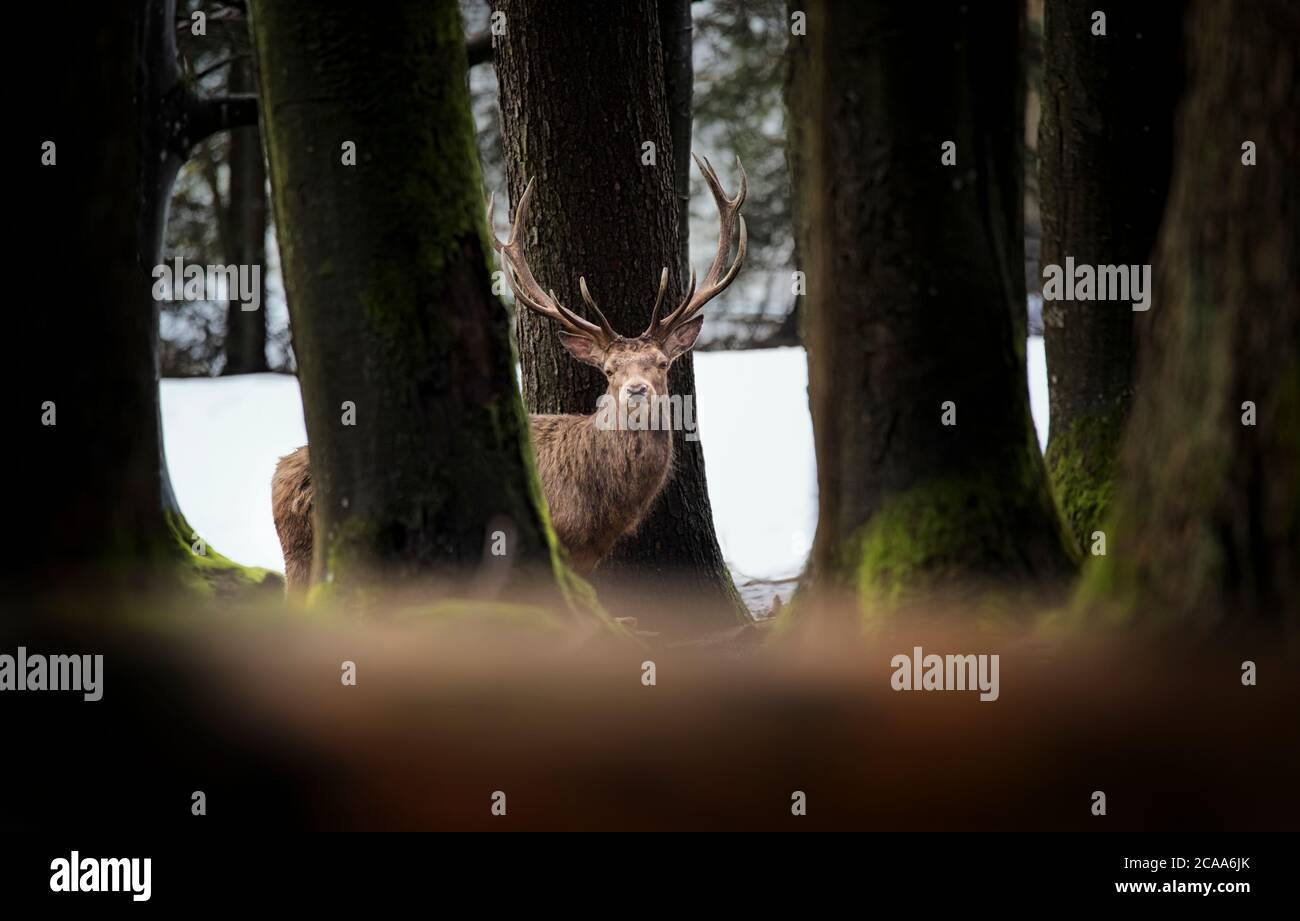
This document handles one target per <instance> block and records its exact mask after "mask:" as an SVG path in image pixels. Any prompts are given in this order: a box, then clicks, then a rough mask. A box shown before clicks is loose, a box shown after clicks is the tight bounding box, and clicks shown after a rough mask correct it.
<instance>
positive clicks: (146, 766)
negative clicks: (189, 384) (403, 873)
mask: <svg viewBox="0 0 1300 921" xmlns="http://www.w3.org/2000/svg"><path fill="white" fill-rule="evenodd" d="M675 607H676V609H677V613H678V614H679V615H681V616H682V617H686V618H689V617H690V614H691V612H690V611H689V610H687V609H686V607H685V606H684V605H682V604H677V605H676V606H675ZM801 613H802V615H803V617H805V618H808V621H809V622H811V623H813V624H815V626H813V627H807V628H805V629H797V630H786V629H772V628H771V627H765V626H750V627H742V628H737V629H735V630H731V631H725V632H723V633H718V634H713V635H711V636H709V637H706V638H703V639H696V640H692V641H681V640H672V639H668V638H667V634H664V635H659V636H640V637H636V636H630V637H620V636H615V635H611V634H610V633H609V632H606V631H600V630H599V629H597V628H589V629H577V628H575V627H573V626H571V625H568V624H567V622H566V621H565V619H563V618H558V619H556V620H554V621H552V622H551V623H550V625H549V626H543V625H541V621H540V619H539V618H535V617H533V616H531V615H530V614H529V613H528V612H527V611H526V610H521V609H502V608H501V606H486V605H480V606H475V605H474V604H472V603H465V604H463V605H460V606H444V607H442V608H440V609H439V610H438V611H436V612H434V611H424V612H421V611H419V610H410V609H408V610H406V611H405V612H404V613H401V614H392V615H379V616H371V617H369V618H367V619H366V620H364V621H358V620H357V619H355V618H350V617H348V616H346V615H343V614H339V613H329V612H320V611H313V612H310V613H304V612H299V611H292V610H289V609H287V608H285V607H284V606H283V605H282V604H281V603H280V602H279V601H278V599H271V598H268V599H266V600H265V601H260V602H254V603H252V604H248V605H244V606H239V607H235V608H232V607H230V606H229V605H225V606H222V607H218V606H217V605H216V603H209V604H208V606H204V605H202V604H200V605H199V606H197V607H196V605H195V602H194V601H193V600H186V601H185V602H183V603H181V602H176V603H174V604H169V603H167V602H164V601H160V602H157V603H155V604H153V605H152V606H150V607H149V609H147V610H145V609H137V610H128V611H113V610H110V609H106V608H104V607H103V603H102V602H100V603H98V604H96V603H95V602H92V601H90V600H88V598H87V596H85V595H80V596H78V599H68V598H64V599H63V600H61V601H60V602H57V603H55V602H49V603H42V604H40V605H38V606H36V607H33V606H30V605H29V606H26V607H25V608H24V609H23V610H21V611H9V612H6V614H5V617H4V618H3V620H2V621H0V622H2V623H3V627H0V653H7V654H10V655H13V654H14V653H15V648H16V647H17V646H18V645H23V646H25V647H26V649H27V650H28V653H29V654H32V653H43V654H49V655H53V654H74V653H80V654H102V655H103V656H104V675H103V679H102V680H103V684H102V687H103V699H102V700H100V701H98V702H86V701H83V700H82V695H80V694H77V693H73V692H50V691H46V692H35V691H30V692H25V693H5V694H4V695H3V696H2V697H0V713H3V718H4V728H5V738H6V742H7V744H6V749H7V751H6V756H5V758H4V759H3V762H4V765H5V767H4V775H5V780H4V789H5V790H6V792H7V793H9V794H10V797H9V799H10V802H9V803H8V804H7V807H6V809H5V824H7V825H13V824H17V825H18V826H19V827H30V828H35V827H59V826H56V825H52V824H51V823H64V825H65V826H66V827H69V828H74V829H75V828H78V827H81V826H83V825H85V826H89V825H93V826H95V827H99V826H101V825H103V824H104V823H112V824H113V825H117V824H118V823H129V824H130V825H141V824H143V825H154V824H162V825H166V826H173V825H174V826H177V827H179V826H187V827H189V828H193V827H194V826H193V825H192V823H195V822H200V821H202V822H210V823H216V824H219V825H223V826H229V825H232V824H234V823H239V824H241V825H255V826H258V827H264V826H265V827H275V828H291V827H305V828H313V829H476V828H477V829H595V828H606V829H674V828H686V829H722V828H744V829H783V828H784V829H812V828H842V829H850V828H851V829H879V830H905V829H1029V828H1033V829H1074V830H1108V831H1114V830H1121V829H1161V830H1183V829H1188V830H1218V829H1237V830H1248V829H1294V828H1295V827H1297V825H1300V793H1297V788H1296V784H1295V778H1296V776H1298V775H1300V740H1298V739H1297V733H1296V724H1297V721H1296V716H1297V706H1296V702H1297V701H1298V700H1300V677H1298V676H1300V670H1297V669H1296V667H1295V664H1296V663H1295V661H1294V659H1292V660H1290V661H1286V660H1284V659H1282V658H1279V656H1280V654H1281V651H1280V649H1279V648H1277V646H1276V645H1275V644H1273V643H1271V642H1265V641H1262V640H1257V639H1252V638H1250V637H1245V636H1243V637H1241V638H1239V639H1237V640H1227V641H1224V640H1221V641H1218V642H1216V643H1214V644H1213V645H1200V646H1198V647H1197V648H1191V647H1188V648H1171V647H1170V645H1169V644H1168V643H1167V642H1165V641H1159V640H1156V639H1154V638H1150V637H1146V638H1144V637H1141V636H1138V635H1136V634H1134V633H1123V634H1114V635H1108V636H1100V635H1091V634H1085V633H1081V632H1078V631H1075V630H1069V629H1066V628H1063V627H1044V626H1037V627H1030V626H1025V625H1021V626H1012V627H1006V628H1000V629H998V628H993V627H990V626H987V625H985V626H983V627H975V626H968V625H969V624H970V623H971V621H970V617H971V615H970V614H968V613H963V612H959V611H950V612H948V613H947V614H946V616H943V617H939V616H934V617H928V616H925V615H923V614H922V613H920V612H917V611H914V612H909V613H907V614H905V615H901V616H899V617H898V618H896V619H894V620H893V621H892V622H891V626H889V627H885V628H879V629H876V630H873V631H870V632H866V633H864V632H863V631H862V630H861V629H860V628H859V627H857V626H850V625H853V624H855V623H856V621H855V620H854V618H853V617H852V616H849V615H848V614H846V613H845V612H842V611H839V610H837V609H836V608H835V607H834V606H830V605H828V606H824V607H822V608H819V609H817V610H811V609H808V608H805V609H804V610H803V611H802V612H801ZM642 622H644V621H642ZM915 646H921V647H923V649H924V650H925V652H926V653H931V652H933V653H939V654H945V653H954V654H985V653H987V654H994V653H996V654H998V655H999V656H1000V663H1001V664H1000V691H999V694H998V698H997V700H996V701H989V702H981V701H980V699H979V695H978V693H977V692H969V691H966V692H962V691H951V692H939V691H911V692H899V691H894V690H892V689H891V675H892V674H893V669H892V668H891V664H890V662H891V658H892V657H894V656H895V655H897V654H900V653H902V654H910V653H911V652H912V650H913V648H914V647H915ZM1246 659H1250V660H1253V661H1254V662H1255V663H1256V665H1257V668H1258V676H1259V683H1258V686H1256V687H1244V686H1243V685H1242V682H1241V668H1242V662H1243V660H1246ZM345 661H349V662H353V663H355V665H356V676H357V683H356V685H355V686H344V685H343V684H342V682H341V680H340V676H341V674H342V671H341V669H342V663H344V662H345ZM650 661H653V662H654V672H655V684H654V686H646V685H645V684H643V675H644V674H645V673H646V669H645V667H644V663H646V662H650ZM197 790H201V791H203V792H204V793H205V794H206V798H207V816H206V818H203V819H199V818H195V817H193V816H192V815H191V812H190V810H191V802H192V800H191V796H192V793H193V792H194V791H197ZM1097 790H1101V791H1104V792H1105V794H1106V798H1107V813H1108V814H1107V815H1106V816H1104V817H1095V816H1093V815H1092V814H1091V811H1090V810H1091V806H1092V794H1093V791H1097ZM495 791H503V792H504V793H505V794H506V806H507V814H506V815H505V816H494V815H492V813H491V806H492V796H493V794H494V792H495ZM795 791H803V792H804V793H805V794H806V797H807V815H806V816H803V817H795V816H792V814H791V802H792V799H791V797H792V794H793V793H794V792H795Z"/></svg>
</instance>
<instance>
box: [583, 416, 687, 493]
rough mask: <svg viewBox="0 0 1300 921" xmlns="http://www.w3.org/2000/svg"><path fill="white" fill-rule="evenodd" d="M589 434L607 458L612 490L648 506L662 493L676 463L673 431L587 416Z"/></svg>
mask: <svg viewBox="0 0 1300 921" xmlns="http://www.w3.org/2000/svg"><path fill="white" fill-rule="evenodd" d="M585 427H586V428H587V429H588V437H589V438H590V439H591V441H592V443H593V444H594V445H595V446H596V448H597V452H598V453H599V454H600V455H601V456H603V457H604V459H605V465H606V466H605V476H604V477H603V479H604V480H605V482H606V483H607V485H608V491H609V492H610V493H612V494H613V495H614V496H617V497H618V498H619V499H621V500H622V501H624V502H626V503H628V504H629V505H630V506H638V507H644V506H646V505H649V503H650V501H651V500H653V499H654V498H655V496H656V495H658V493H659V490H660V489H661V488H662V487H663V484H664V481H665V480H666V479H667V478H668V471H669V469H670V468H671V467H672V459H673V433H672V431H671V430H670V429H667V428H655V429H609V428H605V427H602V426H601V425H599V424H597V414H593V415H591V416H588V417H586V420H585Z"/></svg>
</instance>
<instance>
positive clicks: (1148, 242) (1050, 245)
mask: <svg viewBox="0 0 1300 921" xmlns="http://www.w3.org/2000/svg"><path fill="white" fill-rule="evenodd" d="M1095 10H1096V4H1095V3H1093V2H1092V0H1048V2H1047V5H1046V10H1045V15H1044V26H1043V32H1044V39H1043V40H1044V44H1045V53H1044V76H1043V110H1042V111H1043V115H1042V122H1041V123H1040V125H1039V143H1038V152H1039V166H1040V182H1039V187H1040V196H1041V203H1042V218H1043V242H1042V247H1043V248H1042V259H1041V263H1042V265H1057V266H1064V265H1065V260H1066V257H1067V256H1071V257H1073V258H1074V261H1075V263H1076V264H1085V265H1092V266H1099V265H1144V264H1148V265H1149V264H1150V262H1151V252H1152V248H1153V247H1154V246H1155V241H1156V232H1157V231H1158V230H1159V227H1160V218H1161V216H1162V215H1163V213H1164V206H1165V197H1166V193H1167V191H1168V187H1169V173H1170V165H1171V160H1172V142H1173V116H1174V108H1175V106H1176V104H1177V102H1178V95H1179V93H1180V91H1181V83H1182V69H1183V62H1182V54H1181V48H1182V35H1183V15H1182V13H1183V10H1182V5H1181V4H1170V5H1164V4H1143V3H1133V4H1127V5H1123V6H1119V7H1116V8H1113V9H1107V10H1106V14H1107V19H1106V22H1105V28H1106V34H1105V35H1104V36H1099V35H1094V34H1093V14H1094V11H1095ZM1134 316H1135V314H1134V312H1133V310H1132V307H1131V306H1130V304H1129V303H1127V302H1118V301H1109V302H1106V301H1102V302H1092V301H1079V302H1076V301H1073V300H1052V301H1044V303H1043V327H1044V332H1043V337H1044V339H1045V341H1046V346H1047V370H1048V383H1049V394H1050V396H1049V399H1050V406H1051V431H1050V436H1049V438H1048V442H1047V467H1048V472H1049V476H1050V478H1051V480H1052V484H1053V486H1054V488H1055V493H1056V498H1057V501H1058V502H1059V503H1060V505H1061V509H1062V511H1063V513H1064V514H1065V518H1066V521H1067V523H1068V524H1069V526H1070V528H1071V530H1072V531H1073V533H1074V537H1075V540H1076V542H1078V543H1079V544H1080V545H1081V546H1084V545H1087V544H1089V543H1090V542H1091V535H1092V533H1093V532H1094V531H1095V530H1096V529H1097V528H1099V527H1100V526H1101V524H1102V521H1103V519H1104V517H1105V511H1106V507H1107V505H1108V504H1109V502H1110V496H1111V491H1112V487H1113V477H1114V472H1115V463H1116V458H1117V456H1118V452H1119V444H1120V440H1121V436H1122V435H1123V431H1124V425H1125V423H1126V422H1127V421H1128V414H1129V406H1130V404H1131V402H1132V395H1133V364H1134V343H1135V336H1134Z"/></svg>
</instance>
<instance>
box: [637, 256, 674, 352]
mask: <svg viewBox="0 0 1300 921" xmlns="http://www.w3.org/2000/svg"><path fill="white" fill-rule="evenodd" d="M667 290H668V266H664V268H663V271H662V272H660V273H659V293H658V294H656V295H655V306H654V309H653V310H651V311H650V325H649V326H647V327H646V330H645V332H644V333H642V334H641V335H643V336H653V335H654V333H655V329H656V327H658V326H659V309H660V308H661V307H663V304H664V292H665V291H667Z"/></svg>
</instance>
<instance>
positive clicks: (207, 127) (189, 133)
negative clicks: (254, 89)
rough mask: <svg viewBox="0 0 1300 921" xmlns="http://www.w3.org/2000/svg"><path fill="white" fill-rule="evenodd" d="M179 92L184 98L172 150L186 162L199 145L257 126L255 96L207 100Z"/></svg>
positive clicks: (175, 111)
mask: <svg viewBox="0 0 1300 921" xmlns="http://www.w3.org/2000/svg"><path fill="white" fill-rule="evenodd" d="M176 92H177V93H180V94H181V96H182V98H181V101H180V103H179V105H176V106H175V107H174V108H173V117H172V122H171V132H170V136H171V139H170V143H169V145H168V146H169V147H170V148H171V150H172V151H174V152H175V153H177V154H178V155H180V156H181V157H182V158H186V157H188V156H189V153H190V151H191V150H193V149H194V146H195V145H196V144H200V143H202V142H203V141H204V140H206V139H207V138H209V137H211V136H212V135H214V134H216V133H217V132H218V131H229V130H231V129H232V128H243V127H245V126H246V125H255V124H257V97H256V96H254V95H239V96H211V97H203V96H196V95H194V94H193V93H191V92H190V91H189V90H186V89H182V88H180V87H178V88H177V90H176Z"/></svg>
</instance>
